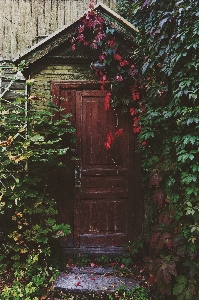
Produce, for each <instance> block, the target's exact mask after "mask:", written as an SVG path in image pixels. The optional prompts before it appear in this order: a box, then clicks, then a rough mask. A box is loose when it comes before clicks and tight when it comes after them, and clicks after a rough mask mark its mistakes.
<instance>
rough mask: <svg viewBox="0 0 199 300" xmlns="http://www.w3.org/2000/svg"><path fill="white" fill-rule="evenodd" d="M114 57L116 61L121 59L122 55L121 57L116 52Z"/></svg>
mask: <svg viewBox="0 0 199 300" xmlns="http://www.w3.org/2000/svg"><path fill="white" fill-rule="evenodd" d="M114 59H115V60H118V61H121V60H122V57H121V56H120V55H119V54H117V53H116V54H115V55H114Z"/></svg>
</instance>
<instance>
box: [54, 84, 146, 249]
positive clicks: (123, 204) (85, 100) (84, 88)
mask: <svg viewBox="0 0 199 300" xmlns="http://www.w3.org/2000/svg"><path fill="white" fill-rule="evenodd" d="M106 93H107V92H105V91H101V90H100V89H99V88H98V89H97V88H95V87H94V86H92V85H88V84H87V85H86V83H84V84H83V83H82V84H81V83H76V84H75V83H67V82H65V83H64V82H62V83H60V82H59V83H58V82H57V83H56V82H55V83H54V84H53V95H54V97H55V99H56V102H57V104H58V105H59V106H60V107H62V108H64V111H63V113H66V112H71V113H72V114H73V117H72V122H73V124H74V125H75V127H76V137H77V145H76V149H75V152H76V155H77V158H78V160H76V161H75V162H74V171H70V173H68V175H67V174H66V177H65V178H64V179H63V178H62V180H65V181H66V185H67V181H68V178H67V176H72V174H73V176H74V177H75V180H74V186H73V189H74V194H73V192H72V191H70V192H69V194H70V195H71V197H74V199H68V200H67V201H68V202H70V204H69V205H68V204H67V203H66V202H67V201H66V199H65V198H64V196H62V197H61V198H62V199H61V200H59V202H60V201H61V211H62V213H63V211H64V205H66V206H67V207H68V208H69V210H70V212H67V214H71V215H73V216H74V218H73V221H72V223H73V224H71V222H70V225H71V227H72V231H73V234H72V236H71V239H72V240H73V241H72V242H71V246H73V247H110V246H111V247H112V246H114V247H120V246H122V245H124V244H125V243H127V241H128V240H132V239H133V238H135V236H136V235H137V234H139V233H141V227H142V195H141V190H140V184H139V182H140V174H139V171H138V166H137V163H138V162H137V159H136V153H135V137H134V134H133V131H132V127H131V126H132V125H131V122H130V118H128V116H127V115H126V114H123V113H122V112H121V111H120V110H115V109H113V108H111V109H110V110H108V111H106V110H104V97H105V94H106ZM120 128H122V129H123V134H122V135H120V136H117V134H116V135H115V132H116V131H117V130H118V129H120ZM107 134H109V135H112V136H113V138H114V140H113V141H112V144H111V148H110V149H108V150H107V149H106V148H105V147H104V142H105V141H106V137H107ZM69 182H71V179H69ZM69 189H71V183H70V187H69ZM66 194H67V191H66V192H65V195H66ZM71 201H72V202H73V201H74V202H73V205H71ZM64 203H65V204H64ZM68 219H70V218H68ZM65 222H67V220H65Z"/></svg>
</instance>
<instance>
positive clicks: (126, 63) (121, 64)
mask: <svg viewBox="0 0 199 300" xmlns="http://www.w3.org/2000/svg"><path fill="white" fill-rule="evenodd" d="M128 64H129V62H128V61H127V60H123V61H121V62H120V66H122V67H124V66H127V65H128Z"/></svg>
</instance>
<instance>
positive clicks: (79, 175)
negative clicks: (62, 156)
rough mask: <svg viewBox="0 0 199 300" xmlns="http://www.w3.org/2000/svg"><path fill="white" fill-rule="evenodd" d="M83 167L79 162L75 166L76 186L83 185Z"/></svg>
mask: <svg viewBox="0 0 199 300" xmlns="http://www.w3.org/2000/svg"><path fill="white" fill-rule="evenodd" d="M81 178H82V169H81V166H80V165H79V164H78V165H77V166H76V168H75V187H81Z"/></svg>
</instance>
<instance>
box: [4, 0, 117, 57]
mask: <svg viewBox="0 0 199 300" xmlns="http://www.w3.org/2000/svg"><path fill="white" fill-rule="evenodd" d="M97 2H102V3H104V4H106V5H107V6H109V7H110V8H112V9H116V0H101V1H97V0H95V3H97ZM89 3H90V0H0V28H1V30H0V61H1V60H11V59H13V58H15V57H18V56H19V55H23V53H24V51H25V49H27V48H28V47H31V46H32V45H34V44H36V43H37V42H39V41H40V40H41V39H42V38H43V37H46V36H47V35H49V34H50V33H52V32H54V31H56V30H57V29H60V28H61V27H63V26H64V25H66V24H69V23H71V22H72V21H74V20H76V19H77V18H78V17H79V16H80V15H81V14H82V13H83V12H84V11H86V10H87V9H88V7H89Z"/></svg>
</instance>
